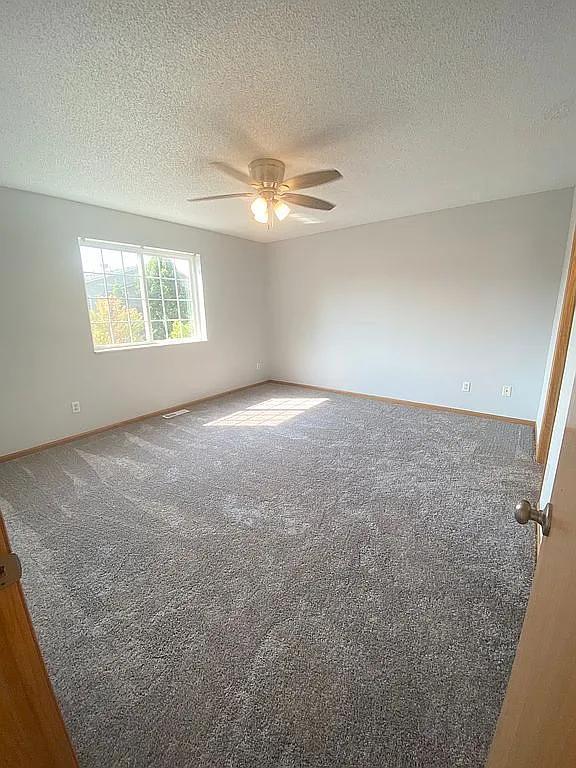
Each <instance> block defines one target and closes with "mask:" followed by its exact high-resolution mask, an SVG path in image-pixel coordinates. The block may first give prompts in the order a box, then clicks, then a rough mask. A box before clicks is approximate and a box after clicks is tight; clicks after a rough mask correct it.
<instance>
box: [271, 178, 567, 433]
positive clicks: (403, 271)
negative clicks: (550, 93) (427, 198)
mask: <svg viewBox="0 0 576 768" xmlns="http://www.w3.org/2000/svg"><path fill="white" fill-rule="evenodd" d="M571 203H572V190H560V191H552V192H544V193H540V194H535V195H528V196H524V197H518V198H511V199H508V200H502V201H496V202H491V203H483V204H480V205H471V206H466V207H463V208H455V209H450V210H445V211H439V212H436V213H430V214H424V215H420V216H411V217H407V218H404V219H396V220H393V221H385V222H380V223H377V224H367V225H365V226H360V227H353V228H350V229H345V230H339V231H335V232H328V233H323V234H319V235H315V236H309V237H304V238H299V239H296V240H288V241H284V242H279V243H274V244H273V245H271V246H269V259H270V261H269V275H268V285H269V291H270V305H271V307H272V308H273V312H272V323H271V332H270V341H269V343H270V355H269V364H270V373H271V375H272V376H273V377H274V378H278V379H283V380H287V381H294V382H300V383H309V384H317V385H321V386H329V387H335V388H339V389H347V390H355V391H358V392H365V393H371V394H378V395H384V396H389V397H396V398H401V399H406V400H414V401H420V402H428V403H435V404H440V405H447V406H452V407H457V408H465V409H471V410H476V411H483V412H487V413H496V414H502V415H506V416H513V417H519V418H526V419H534V418H535V417H536V412H537V408H538V402H539V398H540V393H541V388H542V380H543V374H544V368H545V363H546V355H547V351H548V345H549V340H550V334H551V329H552V321H553V317H554V309H555V306H556V301H557V296H558V288H559V283H560V275H561V270H562V262H563V257H564V248H565V243H566V237H567V230H568V222H569V217H570V210H571ZM465 380H466V381H471V382H472V391H471V392H470V393H469V394H465V393H463V392H461V384H462V382H463V381H465ZM504 384H510V385H512V387H513V394H512V397H511V398H509V399H508V398H503V397H502V396H501V389H502V386H503V385H504Z"/></svg>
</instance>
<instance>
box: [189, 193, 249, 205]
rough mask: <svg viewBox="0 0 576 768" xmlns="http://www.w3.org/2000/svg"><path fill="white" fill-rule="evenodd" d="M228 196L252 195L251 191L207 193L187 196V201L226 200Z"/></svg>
mask: <svg viewBox="0 0 576 768" xmlns="http://www.w3.org/2000/svg"><path fill="white" fill-rule="evenodd" d="M229 197H252V192H238V193H237V194H235V195H208V197H189V198H188V199H187V201H186V202H188V203H201V202H203V201H204V200H226V198H229Z"/></svg>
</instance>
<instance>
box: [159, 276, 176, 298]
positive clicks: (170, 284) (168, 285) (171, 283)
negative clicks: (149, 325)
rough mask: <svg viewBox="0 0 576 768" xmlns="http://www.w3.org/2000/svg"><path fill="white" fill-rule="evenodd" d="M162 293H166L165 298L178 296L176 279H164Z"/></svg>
mask: <svg viewBox="0 0 576 768" xmlns="http://www.w3.org/2000/svg"><path fill="white" fill-rule="evenodd" d="M162 293H163V294H164V300H166V299H175V298H176V281H175V280H162Z"/></svg>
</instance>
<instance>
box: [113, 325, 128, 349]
mask: <svg viewBox="0 0 576 768" xmlns="http://www.w3.org/2000/svg"><path fill="white" fill-rule="evenodd" d="M112 335H113V337H114V344H130V326H129V325H128V323H117V322H112Z"/></svg>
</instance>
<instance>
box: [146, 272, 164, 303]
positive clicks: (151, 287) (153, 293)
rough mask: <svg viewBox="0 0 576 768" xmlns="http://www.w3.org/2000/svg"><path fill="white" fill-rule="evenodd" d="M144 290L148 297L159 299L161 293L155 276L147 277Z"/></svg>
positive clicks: (158, 281)
mask: <svg viewBox="0 0 576 768" xmlns="http://www.w3.org/2000/svg"><path fill="white" fill-rule="evenodd" d="M146 290H147V291H148V298H149V299H159V298H160V297H161V295H162V294H161V293H160V280H159V279H158V278H157V277H152V278H150V277H149V278H148V279H147V280H146Z"/></svg>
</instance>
